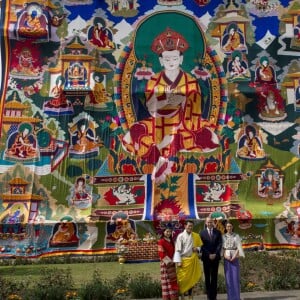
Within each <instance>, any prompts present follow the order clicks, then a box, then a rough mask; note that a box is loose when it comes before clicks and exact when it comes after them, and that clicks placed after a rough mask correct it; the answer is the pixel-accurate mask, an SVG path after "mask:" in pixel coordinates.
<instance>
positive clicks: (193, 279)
mask: <svg viewBox="0 0 300 300" xmlns="http://www.w3.org/2000/svg"><path fill="white" fill-rule="evenodd" d="M193 227H194V222H193V221H186V222H185V226H184V231H183V232H182V233H180V234H179V235H178V236H177V239H176V243H175V254H174V262H175V263H176V265H177V281H178V284H179V292H180V294H181V299H182V300H185V299H188V300H192V299H193V287H194V286H195V285H196V284H197V282H198V281H199V280H200V278H201V274H202V269H201V264H200V261H199V253H200V248H201V245H202V242H201V239H200V236H199V234H198V233H196V232H193Z"/></svg>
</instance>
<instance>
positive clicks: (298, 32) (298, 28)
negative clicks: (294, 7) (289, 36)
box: [294, 16, 300, 43]
mask: <svg viewBox="0 0 300 300" xmlns="http://www.w3.org/2000/svg"><path fill="white" fill-rule="evenodd" d="M294 39H295V40H296V41H297V42H298V43H300V16H298V17H297V24H296V25H295V27H294Z"/></svg>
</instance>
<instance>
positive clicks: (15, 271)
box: [0, 262, 160, 287]
mask: <svg viewBox="0 0 300 300" xmlns="http://www.w3.org/2000/svg"><path fill="white" fill-rule="evenodd" d="M54 268H56V269H64V270H66V269H69V270H70V272H71V275H72V278H73V280H74V283H75V287H79V286H80V285H81V284H82V283H84V282H88V281H90V279H91V278H92V276H93V274H94V271H95V270H98V271H100V273H101V274H102V277H103V278H105V279H113V278H115V277H116V276H117V275H118V274H119V273H121V272H126V273H129V274H137V273H147V274H149V275H150V276H151V277H153V278H154V279H159V277H160V267H159V262H147V263H125V264H119V263H118V262H95V263H74V264H49V265H39V264H37V265H35V264H34V265H16V266H1V267H0V276H1V277H3V278H5V279H13V280H16V281H22V280H24V277H27V278H28V277H30V278H32V281H36V280H38V278H39V277H40V276H42V274H43V273H44V272H47V269H54Z"/></svg>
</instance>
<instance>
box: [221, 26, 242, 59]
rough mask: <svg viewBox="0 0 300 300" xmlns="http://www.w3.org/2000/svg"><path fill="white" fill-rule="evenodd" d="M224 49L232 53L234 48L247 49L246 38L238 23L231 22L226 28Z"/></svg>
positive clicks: (223, 42)
mask: <svg viewBox="0 0 300 300" xmlns="http://www.w3.org/2000/svg"><path fill="white" fill-rule="evenodd" d="M222 49H223V50H224V52H225V53H232V52H233V51H234V50H240V51H244V52H245V51H246V50H247V48H246V46H245V38H244V36H243V34H242V32H241V30H240V29H239V28H238V25H237V24H236V23H231V24H229V25H228V27H227V28H226V30H225V33H224V36H223V39H222Z"/></svg>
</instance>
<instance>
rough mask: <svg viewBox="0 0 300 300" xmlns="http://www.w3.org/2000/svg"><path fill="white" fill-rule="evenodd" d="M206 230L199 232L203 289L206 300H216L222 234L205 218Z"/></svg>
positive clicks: (210, 220) (211, 221)
mask: <svg viewBox="0 0 300 300" xmlns="http://www.w3.org/2000/svg"><path fill="white" fill-rule="evenodd" d="M205 224H206V228H205V229H204V230H202V231H201V232H200V237H201V240H202V243H203V245H202V247H201V253H202V256H201V259H202V262H203V270H204V277H205V287H206V294H207V299H208V300H216V299H217V284H218V269H219V262H220V259H221V250H222V234H221V232H220V231H219V230H218V229H216V228H214V221H213V219H211V218H209V217H208V218H206V221H205Z"/></svg>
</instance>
